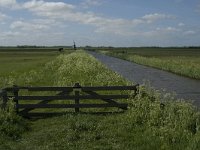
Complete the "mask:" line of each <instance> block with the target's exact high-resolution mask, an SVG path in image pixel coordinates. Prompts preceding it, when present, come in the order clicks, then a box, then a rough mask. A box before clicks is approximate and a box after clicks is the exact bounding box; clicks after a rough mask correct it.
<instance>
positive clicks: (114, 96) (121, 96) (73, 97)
mask: <svg viewBox="0 0 200 150" xmlns="http://www.w3.org/2000/svg"><path fill="white" fill-rule="evenodd" d="M77 98H78V99H123V98H129V95H79V96H75V95H72V96H70V95H66V96H18V99H19V100H44V99H45V100H73V99H77Z"/></svg>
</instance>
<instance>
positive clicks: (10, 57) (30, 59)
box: [0, 47, 71, 77]
mask: <svg viewBox="0 0 200 150" xmlns="http://www.w3.org/2000/svg"><path fill="white" fill-rule="evenodd" d="M70 52H71V51H70V50H68V51H65V52H63V53H70ZM58 55H60V52H58V50H57V49H56V48H35V49H33V48H15V47H13V48H0V77H3V76H4V77H5V76H10V75H11V74H13V73H14V74H21V73H24V72H27V71H29V70H32V69H39V68H41V67H42V66H43V65H44V64H45V63H46V62H48V61H51V60H53V59H54V58H55V57H56V56H58Z"/></svg>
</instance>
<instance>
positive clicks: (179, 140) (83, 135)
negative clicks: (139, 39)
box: [0, 51, 200, 150]
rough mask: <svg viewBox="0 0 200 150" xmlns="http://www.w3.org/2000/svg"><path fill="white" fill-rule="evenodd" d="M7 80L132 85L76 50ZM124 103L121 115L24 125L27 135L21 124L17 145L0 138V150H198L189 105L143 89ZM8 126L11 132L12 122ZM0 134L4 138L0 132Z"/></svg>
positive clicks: (195, 115)
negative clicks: (39, 68)
mask: <svg viewBox="0 0 200 150" xmlns="http://www.w3.org/2000/svg"><path fill="white" fill-rule="evenodd" d="M11 78H12V83H17V84H20V85H21V84H22V85H23V84H26V85H56V86H66V85H73V84H74V82H80V83H81V84H82V85H127V84H131V83H129V82H127V81H125V80H124V79H123V78H122V77H121V76H119V75H118V74H116V73H114V72H112V71H110V70H108V69H107V68H106V67H105V66H104V65H102V64H101V63H100V62H98V61H97V60H96V59H95V58H94V57H92V56H90V55H89V54H86V53H84V52H80V51H79V52H76V53H72V54H70V55H61V56H59V57H57V58H56V59H55V60H53V61H52V62H49V63H47V64H46V65H45V66H44V68H43V69H42V70H40V71H35V72H34V71H31V72H28V73H26V74H23V75H22V76H20V77H18V78H17V77H15V76H13V77H10V78H9V79H11ZM9 79H7V81H9ZM6 84H8V83H6ZM9 84H10V83H9ZM127 101H128V102H129V108H128V110H127V111H125V112H124V113H113V114H107V115H93V114H66V115H63V116H60V117H53V118H47V119H40V120H33V121H28V122H29V126H28V127H29V128H30V129H31V130H29V131H26V130H24V129H26V127H27V126H25V127H23V125H19V126H20V127H23V131H22V132H21V133H20V136H18V138H17V141H16V139H14V140H13V139H9V138H2V137H0V144H1V145H0V149H42V150H49V149H50V150H51V149H52V150H53V149H127V150H128V149H130V150H132V149H158V150H160V149H166V150H168V149H173V150H174V149H188V150H190V149H200V142H199V141H200V131H199V129H200V114H199V111H198V110H197V109H196V108H195V107H194V106H193V105H192V104H190V103H186V102H183V101H178V100H175V99H174V98H173V97H172V96H170V95H169V94H165V95H162V94H160V93H158V92H157V91H155V90H154V89H152V88H150V87H148V86H146V87H143V86H141V87H140V93H139V94H138V95H137V96H136V97H135V98H131V97H130V98H129V99H128V100H127ZM163 103H164V104H163ZM116 112H118V110H116ZM3 116H6V114H5V115H3ZM5 118H6V117H4V118H3V119H2V120H5ZM16 122H17V124H19V123H20V122H23V120H20V119H19V120H17V121H16ZM9 125H10V126H11V127H15V123H13V122H11V123H9ZM1 126H2V125H0V127H1ZM15 132H16V131H15V130H13V132H11V133H12V134H13V135H12V136H14V135H15V134H17V133H15ZM22 133H23V134H22ZM0 134H1V135H3V134H4V135H5V134H6V133H3V132H2V131H1V130H0ZM7 136H9V134H7ZM12 136H11V137H12Z"/></svg>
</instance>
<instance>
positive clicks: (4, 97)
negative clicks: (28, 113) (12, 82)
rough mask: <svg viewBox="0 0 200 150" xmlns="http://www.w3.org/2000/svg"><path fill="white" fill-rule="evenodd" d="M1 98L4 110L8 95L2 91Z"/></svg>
mask: <svg viewBox="0 0 200 150" xmlns="http://www.w3.org/2000/svg"><path fill="white" fill-rule="evenodd" d="M2 98H3V103H2V109H5V108H6V105H7V102H8V95H7V91H6V90H5V89H3V90H2Z"/></svg>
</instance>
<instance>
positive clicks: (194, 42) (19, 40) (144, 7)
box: [0, 0, 200, 46]
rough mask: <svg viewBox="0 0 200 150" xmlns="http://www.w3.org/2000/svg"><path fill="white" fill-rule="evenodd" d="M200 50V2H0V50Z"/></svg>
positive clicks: (62, 0) (171, 0)
mask: <svg viewBox="0 0 200 150" xmlns="http://www.w3.org/2000/svg"><path fill="white" fill-rule="evenodd" d="M73 40H75V41H76V42H77V45H78V46H85V45H92V46H200V0H0V46H2V45H4V46H5V45H12V46H13V45H49V46H50V45H72V42H73Z"/></svg>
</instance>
